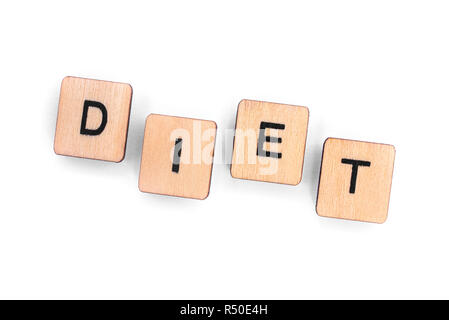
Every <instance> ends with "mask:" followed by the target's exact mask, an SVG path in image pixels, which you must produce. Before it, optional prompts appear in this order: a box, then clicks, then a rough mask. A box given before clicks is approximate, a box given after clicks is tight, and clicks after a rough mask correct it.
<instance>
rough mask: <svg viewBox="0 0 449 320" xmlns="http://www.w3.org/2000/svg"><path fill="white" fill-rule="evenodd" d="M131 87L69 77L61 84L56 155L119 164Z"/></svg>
mask: <svg viewBox="0 0 449 320" xmlns="http://www.w3.org/2000/svg"><path fill="white" fill-rule="evenodd" d="M131 98H132V88H131V86H130V85H129V84H126V83H118V82H110V81H101V80H92V79H83V78H76V77H66V78H64V79H63V80H62V85H61V93H60V98H59V109H58V120H57V123H56V133H55V144H54V150H55V152H56V153H57V154H60V155H65V156H73V157H80V158H90V159H97V160H106V161H114V162H120V161H122V160H123V158H124V157H125V148H126V139H127V135H128V123H129V114H130V109H131Z"/></svg>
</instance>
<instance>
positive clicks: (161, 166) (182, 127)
mask: <svg viewBox="0 0 449 320" xmlns="http://www.w3.org/2000/svg"><path fill="white" fill-rule="evenodd" d="M216 132H217V125H216V124H215V122H214V121H208V120H199V119H191V118H182V117H173V116H164V115H159V114H150V115H149V116H148V117H147V120H146V124H145V135H144V138H143V147H142V161H141V164H140V175H139V189H140V191H142V192H148V193H156V194H162V195H169V196H177V197H184V198H192V199H200V200H203V199H205V198H207V196H208V195H209V188H210V181H211V175H212V165H213V157H214V148H215V136H216Z"/></svg>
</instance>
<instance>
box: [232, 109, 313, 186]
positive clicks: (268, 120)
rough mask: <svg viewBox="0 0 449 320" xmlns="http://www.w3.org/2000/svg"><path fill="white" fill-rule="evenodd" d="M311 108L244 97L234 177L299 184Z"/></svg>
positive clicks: (238, 112)
mask: <svg viewBox="0 0 449 320" xmlns="http://www.w3.org/2000/svg"><path fill="white" fill-rule="evenodd" d="M308 121H309V109H307V108H306V107H300V106H292V105H285V104H279V103H271V102H263V101H253V100H242V101H241V102H240V104H239V107H238V111H237V120H236V126H235V128H236V130H235V131H236V132H235V138H234V152H233V155H232V165H231V175H232V177H234V178H239V179H249V180H258V181H266V182H276V183H284V184H290V185H297V184H298V183H299V182H300V181H301V177H302V167H303V162H304V150H305V146H306V137H307V125H308Z"/></svg>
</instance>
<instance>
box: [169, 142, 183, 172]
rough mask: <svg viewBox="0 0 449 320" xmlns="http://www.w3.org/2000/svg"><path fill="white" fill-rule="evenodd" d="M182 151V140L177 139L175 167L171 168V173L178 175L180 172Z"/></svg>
mask: <svg viewBox="0 0 449 320" xmlns="http://www.w3.org/2000/svg"><path fill="white" fill-rule="evenodd" d="M181 150H182V139H181V138H177V139H176V141H175V150H174V151H173V165H172V167H171V171H172V172H175V173H178V172H179V163H180V160H181Z"/></svg>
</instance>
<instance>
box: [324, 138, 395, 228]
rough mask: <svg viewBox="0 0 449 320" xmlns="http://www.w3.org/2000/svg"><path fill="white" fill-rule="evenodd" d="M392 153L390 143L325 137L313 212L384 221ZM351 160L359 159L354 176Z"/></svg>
mask: <svg viewBox="0 0 449 320" xmlns="http://www.w3.org/2000/svg"><path fill="white" fill-rule="evenodd" d="M395 153H396V152H395V148H394V146H392V145H387V144H381V143H371V142H362V141H354V140H345V139H336V138H328V139H327V140H326V141H325V143H324V146H323V157H322V164H321V174H320V182H319V187H318V199H317V206H316V210H317V213H318V214H319V215H320V216H323V217H333V218H342V219H350V220H357V221H366V222H376V223H383V222H385V220H386V219H387V215H388V205H389V200H390V189H391V182H392V176H393V166H394V158H395ZM351 161H363V162H360V163H361V165H358V166H357V170H356V171H357V175H356V179H354V177H353V170H354V169H353V164H352V163H350V162H351Z"/></svg>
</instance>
